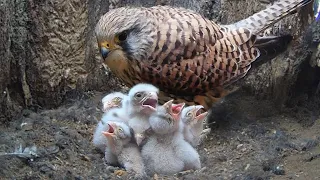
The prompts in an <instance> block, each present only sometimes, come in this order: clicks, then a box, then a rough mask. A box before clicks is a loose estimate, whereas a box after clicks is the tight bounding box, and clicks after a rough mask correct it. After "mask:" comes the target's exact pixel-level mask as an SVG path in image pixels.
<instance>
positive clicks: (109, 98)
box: [101, 92, 127, 112]
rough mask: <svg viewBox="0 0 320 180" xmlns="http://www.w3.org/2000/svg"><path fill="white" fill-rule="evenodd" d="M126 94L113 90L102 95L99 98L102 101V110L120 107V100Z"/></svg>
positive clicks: (106, 110) (121, 100)
mask: <svg viewBox="0 0 320 180" xmlns="http://www.w3.org/2000/svg"><path fill="white" fill-rule="evenodd" d="M126 96H127V95H125V94H123V93H121V92H113V93H110V94H108V95H106V96H104V97H103V98H102V100H101V102H102V111H103V112H108V111H109V110H110V109H112V108H121V107H122V102H123V100H124V99H125V97H126Z"/></svg>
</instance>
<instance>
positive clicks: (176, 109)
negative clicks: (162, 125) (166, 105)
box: [171, 103, 185, 121]
mask: <svg viewBox="0 0 320 180" xmlns="http://www.w3.org/2000/svg"><path fill="white" fill-rule="evenodd" d="M184 106H185V103H180V104H172V106H171V110H172V117H173V118H174V119H175V120H176V121H178V120H179V119H180V115H181V112H182V109H183V108H184Z"/></svg>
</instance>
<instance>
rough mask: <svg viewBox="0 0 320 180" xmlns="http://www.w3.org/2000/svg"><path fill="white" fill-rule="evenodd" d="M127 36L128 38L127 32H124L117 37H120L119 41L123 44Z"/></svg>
mask: <svg viewBox="0 0 320 180" xmlns="http://www.w3.org/2000/svg"><path fill="white" fill-rule="evenodd" d="M127 36H128V34H127V32H126V31H123V32H122V33H120V34H119V35H118V36H117V37H118V40H119V41H120V42H122V41H125V40H126V39H127Z"/></svg>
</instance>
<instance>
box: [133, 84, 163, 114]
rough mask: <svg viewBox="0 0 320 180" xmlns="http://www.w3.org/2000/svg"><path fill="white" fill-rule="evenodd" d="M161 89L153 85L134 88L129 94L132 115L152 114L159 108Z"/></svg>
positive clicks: (139, 85)
mask: <svg viewBox="0 0 320 180" xmlns="http://www.w3.org/2000/svg"><path fill="white" fill-rule="evenodd" d="M158 93H159V89H158V88H156V87H155V86H153V85H151V84H144V83H140V84H137V85H135V86H133V87H132V88H131V89H130V91H129V93H128V99H129V103H130V107H129V108H130V113H133V114H134V113H140V114H146V115H148V114H151V113H152V112H154V111H156V108H157V106H158Z"/></svg>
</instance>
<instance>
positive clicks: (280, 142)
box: [0, 91, 320, 180]
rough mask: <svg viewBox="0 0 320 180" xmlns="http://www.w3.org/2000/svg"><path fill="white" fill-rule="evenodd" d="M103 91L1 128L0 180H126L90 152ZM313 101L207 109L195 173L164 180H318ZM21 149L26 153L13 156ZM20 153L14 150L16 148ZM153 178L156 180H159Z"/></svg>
mask: <svg viewBox="0 0 320 180" xmlns="http://www.w3.org/2000/svg"><path fill="white" fill-rule="evenodd" d="M102 95H103V94H102V93H99V92H89V93H87V94H86V95H85V96H82V97H81V98H72V99H73V100H68V101H67V102H65V104H64V105H63V106H61V107H59V108H57V109H51V110H42V109H41V108H39V107H38V108H35V109H34V110H24V111H23V112H22V114H21V115H18V118H17V119H15V120H12V121H11V122H10V123H8V124H7V125H5V126H4V125H3V126H1V127H0V128H1V135H0V162H1V163H0V177H1V179H125V178H127V176H126V175H123V176H117V175H115V173H114V171H115V170H117V169H119V168H117V167H111V166H108V165H106V164H105V163H104V161H103V154H102V153H101V152H99V151H98V150H97V149H95V148H94V147H93V146H92V143H91V141H92V133H93V130H94V128H95V125H96V124H97V122H98V120H99V117H100V116H101V114H102V112H101V110H100V107H101V104H99V101H100V99H101V97H102ZM319 102H320V97H315V96H313V97H306V96H305V97H303V96H302V97H299V98H294V99H293V100H292V103H288V104H287V105H286V107H283V108H279V107H277V106H276V105H275V104H273V103H272V102H270V101H267V100H261V99H260V100H258V99H257V98H255V97H252V96H250V95H248V94H247V93H246V92H244V91H240V92H236V93H234V94H233V95H230V97H228V98H226V99H224V100H223V101H222V102H221V103H219V104H217V105H216V106H215V107H214V108H213V113H212V114H213V115H212V116H211V117H210V126H211V128H212V132H211V134H209V136H208V138H207V139H206V140H205V142H204V143H203V144H202V145H201V146H199V148H198V150H199V153H200V155H201V162H202V169H201V170H199V171H196V172H184V173H178V174H176V175H175V176H172V177H167V178H168V179H176V178H178V179H245V180H251V179H252V180H253V179H320V145H319V143H320V118H319V110H320V103H319ZM20 145H21V147H22V149H20V152H23V151H24V149H23V148H25V147H32V146H36V147H37V149H36V150H35V149H34V150H33V154H31V155H30V153H29V154H28V151H27V150H28V148H27V150H26V151H25V156H28V157H22V156H21V155H20V157H19V156H18V155H12V154H5V153H13V152H15V149H17V147H19V146H20ZM18 150H19V149H18ZM158 178H159V179H161V178H162V177H160V176H158Z"/></svg>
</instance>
